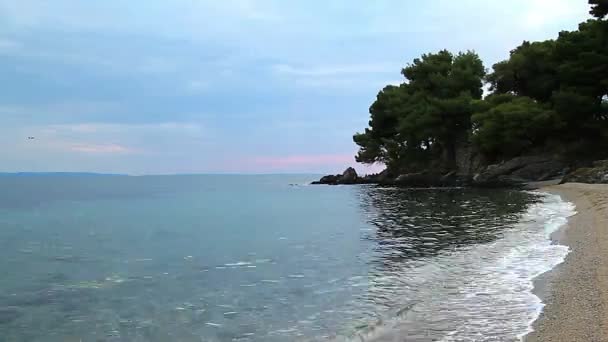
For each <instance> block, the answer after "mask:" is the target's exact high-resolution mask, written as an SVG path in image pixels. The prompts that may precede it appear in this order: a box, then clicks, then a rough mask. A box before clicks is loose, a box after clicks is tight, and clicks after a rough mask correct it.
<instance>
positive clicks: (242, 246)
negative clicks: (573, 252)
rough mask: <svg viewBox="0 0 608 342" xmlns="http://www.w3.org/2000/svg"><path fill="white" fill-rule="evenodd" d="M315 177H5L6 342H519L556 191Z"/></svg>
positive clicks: (2, 319) (0, 311) (552, 221)
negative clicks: (328, 181)
mask: <svg viewBox="0 0 608 342" xmlns="http://www.w3.org/2000/svg"><path fill="white" fill-rule="evenodd" d="M316 178H318V175H175V176H173V175H172V176H120V175H114V176H99V175H98V176H96V175H58V176H50V175H22V176H19V175H9V176H3V177H0V260H2V261H1V262H0V275H1V276H0V341H5V342H13V341H15V342H16V341H19V342H21V341H32V342H60V341H61V342H65V341H67V342H70V341H74V342H89V341H90V342H100V341H113V342H114V341H116V342H118V341H129V342H131V341H136V342H137V341H142V342H143V341H159V342H160V341H163V342H164V341H186V342H189V341H198V342H200V341H266V342H274V341H519V340H520V339H521V338H522V336H524V335H525V334H526V333H527V332H529V331H530V329H531V328H530V327H531V323H532V322H533V321H534V320H535V319H536V318H537V317H538V315H539V313H540V312H541V310H542V307H543V303H542V301H541V300H540V299H539V298H538V297H537V296H535V295H534V294H533V291H532V290H533V279H534V278H535V277H537V276H538V275H540V274H542V273H544V272H546V271H549V270H551V269H552V268H553V267H555V266H556V265H558V264H559V263H560V262H562V261H563V260H564V258H565V256H566V255H567V254H568V247H566V246H561V245H556V244H554V243H552V242H551V239H550V235H551V233H552V232H554V231H556V230H557V229H559V228H560V227H561V226H562V225H564V224H565V223H566V220H567V217H568V216H570V215H573V214H574V209H575V208H574V207H573V205H572V204H570V203H567V202H565V201H563V200H562V199H561V198H560V197H559V196H557V195H551V194H546V193H541V192H526V191H515V190H496V189H492V190H479V189H477V190H473V189H465V188H438V189H404V188H394V187H380V186H373V185H361V186H320V185H315V186H313V185H308V184H309V183H310V181H312V180H314V179H316Z"/></svg>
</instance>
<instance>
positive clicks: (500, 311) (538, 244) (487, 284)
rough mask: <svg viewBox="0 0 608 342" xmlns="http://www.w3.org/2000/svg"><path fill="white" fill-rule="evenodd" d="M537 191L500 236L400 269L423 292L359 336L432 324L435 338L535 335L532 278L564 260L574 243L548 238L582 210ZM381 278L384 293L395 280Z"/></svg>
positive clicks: (537, 308) (537, 305) (388, 335)
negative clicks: (388, 317)
mask: <svg viewBox="0 0 608 342" xmlns="http://www.w3.org/2000/svg"><path fill="white" fill-rule="evenodd" d="M536 194H537V195H539V196H540V197H541V198H540V199H541V201H539V202H538V203H535V204H532V205H531V206H530V207H529V208H528V210H527V211H526V212H525V213H524V214H523V215H522V217H521V220H520V221H519V222H518V223H517V224H515V225H513V226H510V227H505V229H504V231H503V235H502V237H501V238H499V239H498V240H496V241H494V242H492V243H487V244H479V245H474V246H468V247H463V248H456V249H454V250H453V251H451V252H447V253H444V254H442V255H439V256H437V257H435V258H434V260H433V262H432V263H424V264H421V265H420V266H417V267H413V268H408V269H406V270H403V272H402V273H400V274H398V276H399V277H400V278H401V282H402V283H403V284H407V286H409V287H411V288H415V289H417V294H416V298H415V299H416V301H415V302H414V303H413V304H411V306H409V307H408V310H404V312H403V313H402V314H400V315H397V317H393V318H392V319H387V320H384V322H383V324H382V325H381V326H375V327H373V329H370V331H368V332H366V333H364V334H363V336H361V335H360V336H357V337H356V339H355V340H357V341H361V340H366V341H367V340H371V341H375V340H377V341H389V340H391V341H392V339H393V338H397V337H398V336H401V337H404V336H408V335H409V334H418V335H420V334H424V333H425V332H424V329H425V327H426V328H428V327H433V328H437V327H440V328H441V329H439V330H436V329H431V331H432V332H431V334H433V335H432V336H429V340H431V339H432V340H434V341H445V342H448V341H477V340H512V339H522V338H523V337H524V336H525V335H527V334H528V333H529V332H531V331H532V324H533V322H534V321H535V320H536V319H537V318H538V317H539V315H540V313H541V311H542V309H543V306H544V304H543V303H542V301H541V299H540V298H539V297H537V296H536V295H535V294H534V293H533V292H532V291H533V289H534V284H533V280H534V278H536V277H538V276H539V275H541V274H543V273H545V272H547V271H550V270H551V269H553V268H554V267H555V266H557V265H558V264H560V263H562V262H563V261H564V259H565V257H566V255H567V254H568V253H569V248H568V247H567V246H562V245H557V244H554V243H552V241H551V238H550V237H551V234H552V233H553V232H555V231H557V230H558V229H560V227H562V226H563V225H564V224H566V222H567V218H568V217H569V216H572V215H574V214H575V213H576V212H575V210H574V209H575V208H574V205H573V204H572V203H568V202H565V201H563V200H562V199H561V198H560V196H558V195H553V194H547V193H536ZM377 282H379V283H381V284H378V285H377V286H372V287H370V291H378V292H381V291H385V290H383V288H387V287H386V285H387V284H392V283H394V282H395V280H394V279H387V280H386V281H383V280H382V279H377ZM374 285H376V284H374ZM391 291H392V292H391V293H387V294H386V295H392V296H399V295H400V294H399V290H398V289H397V290H395V288H394V287H393V288H391ZM395 291H397V292H395ZM402 295H403V296H404V297H409V295H408V294H407V293H406V292H404V293H403V294H402ZM439 321H442V322H441V323H438V322H439ZM418 335H417V336H418Z"/></svg>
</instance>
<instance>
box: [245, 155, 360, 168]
mask: <svg viewBox="0 0 608 342" xmlns="http://www.w3.org/2000/svg"><path fill="white" fill-rule="evenodd" d="M253 162H254V163H255V164H257V165H263V166H267V167H270V168H278V167H292V166H320V165H336V164H349V163H350V164H352V163H354V162H355V159H354V157H353V156H352V155H351V154H335V155H331V154H330V155H295V156H285V157H256V158H254V160H253Z"/></svg>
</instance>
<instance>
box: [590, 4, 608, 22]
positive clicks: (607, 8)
mask: <svg viewBox="0 0 608 342" xmlns="http://www.w3.org/2000/svg"><path fill="white" fill-rule="evenodd" d="M589 4H590V5H592V6H591V12H590V13H591V15H593V16H594V17H596V18H600V19H601V18H603V17H605V16H606V14H608V0H589Z"/></svg>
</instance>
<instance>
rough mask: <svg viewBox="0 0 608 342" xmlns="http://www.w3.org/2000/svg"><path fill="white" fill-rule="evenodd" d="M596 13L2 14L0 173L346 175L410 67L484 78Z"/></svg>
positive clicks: (561, 9) (557, 3) (386, 4)
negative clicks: (456, 63) (464, 64)
mask: <svg viewBox="0 0 608 342" xmlns="http://www.w3.org/2000/svg"><path fill="white" fill-rule="evenodd" d="M587 11H588V6H587V1H585V0H511V1H502V0H501V1H499V0H496V1H494V0H460V1H453V0H428V1H418V0H378V1H367V0H360V1H353V0H349V1H346V0H334V1H332V0H302V1H299V0H298V1H296V0H294V1H283V0H257V1H256V0H222V1H220V0H214V1H211V0H209V1H207V0H171V1H160V0H140V1H137V0H132V1H119V0H106V1H85V0H80V1H75V0H74V1H70V0H54V1H45V0H39V1H34V0H19V1H15V0H0V75H1V78H0V80H1V82H2V85H1V86H0V119H1V121H0V171H96V172H120V173H131V174H158V173H218V172H221V173H223V172H230V173H235V172H236V173H276V172H321V173H324V172H335V171H340V170H341V169H344V168H345V167H346V166H348V165H352V164H354V159H353V155H354V153H355V152H356V147H355V145H354V144H353V143H352V139H351V137H352V134H353V133H354V132H356V131H361V130H363V128H364V127H365V126H366V125H367V120H368V113H367V109H368V108H369V105H370V103H371V102H372V101H373V99H374V98H375V95H376V93H377V91H378V89H380V88H381V87H382V86H384V85H385V84H388V83H395V84H396V83H399V82H401V76H400V70H401V67H402V66H404V65H405V64H406V63H408V62H409V61H410V60H412V59H413V58H415V57H417V56H419V55H420V54H422V53H425V52H434V51H437V50H440V49H443V48H447V49H450V50H452V51H459V50H467V49H473V50H476V51H477V52H478V53H479V54H480V55H481V56H482V58H483V60H484V62H485V64H486V67H490V66H491V64H492V63H494V62H496V61H499V60H502V59H505V58H506V57H507V55H508V52H509V50H510V49H512V48H513V47H515V46H517V45H518V44H520V43H521V42H522V41H523V40H524V39H527V40H539V39H546V38H552V37H555V36H556V35H557V32H558V31H560V30H563V29H575V28H576V26H577V23H578V22H580V21H583V20H585V19H586V18H587V17H588V14H587ZM28 136H34V137H35V138H36V139H33V140H30V139H27V137H28Z"/></svg>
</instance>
